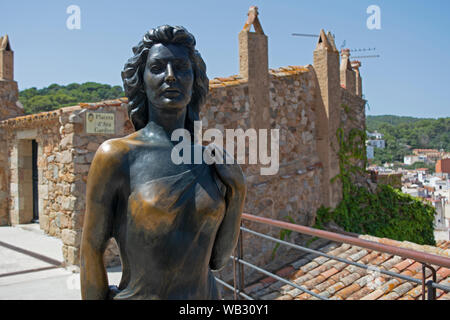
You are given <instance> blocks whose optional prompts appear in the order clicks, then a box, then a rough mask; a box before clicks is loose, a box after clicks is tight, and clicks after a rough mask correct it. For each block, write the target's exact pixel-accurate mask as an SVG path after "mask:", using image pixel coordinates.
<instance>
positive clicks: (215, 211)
mask: <svg viewBox="0 0 450 320" xmlns="http://www.w3.org/2000/svg"><path fill="white" fill-rule="evenodd" d="M170 152H171V148H169V147H166V146H158V145H156V146H155V145H152V144H146V143H138V144H136V145H133V146H131V148H130V150H129V151H128V153H127V165H128V166H126V167H127V168H129V173H128V180H129V181H128V183H129V186H128V188H125V189H128V190H129V194H128V195H124V196H123V197H122V198H123V201H124V202H126V203H125V204H126V206H125V205H123V206H120V205H119V206H118V207H123V208H126V210H122V212H121V213H119V217H118V219H117V220H116V221H120V222H119V225H120V227H119V228H116V229H115V234H114V236H115V237H116V240H117V242H118V244H119V247H120V251H121V257H122V263H123V273H124V274H123V279H122V283H121V289H123V290H122V291H121V292H120V293H119V294H118V295H117V296H116V299H139V298H141V299H214V298H217V296H216V295H217V289H216V288H215V283H214V279H213V277H212V274H211V271H210V269H209V260H210V256H211V251H212V247H213V245H214V240H215V235H216V233H217V230H218V228H219V226H220V223H221V221H222V218H223V215H224V213H225V201H224V191H225V187H224V186H223V184H221V183H220V181H219V179H218V177H217V176H216V174H215V171H214V168H213V167H212V166H208V165H206V164H204V163H203V164H198V165H175V164H173V163H172V161H171V158H170Z"/></svg>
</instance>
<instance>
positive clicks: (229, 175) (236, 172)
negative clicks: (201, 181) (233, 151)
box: [214, 147, 246, 194]
mask: <svg viewBox="0 0 450 320" xmlns="http://www.w3.org/2000/svg"><path fill="white" fill-rule="evenodd" d="M215 152H216V158H222V159H223V164H219V163H215V164H214V167H215V169H216V172H217V175H218V176H219V178H220V180H221V181H222V182H223V184H224V185H225V186H226V187H227V189H229V190H231V191H232V193H233V194H235V193H245V189H246V185H245V176H244V174H243V172H242V169H241V167H240V166H239V165H238V164H237V163H232V164H227V162H226V158H225V156H226V157H229V158H230V159H231V156H230V155H229V154H228V153H227V152H226V150H224V149H222V148H219V147H216V149H215ZM233 162H234V161H233Z"/></svg>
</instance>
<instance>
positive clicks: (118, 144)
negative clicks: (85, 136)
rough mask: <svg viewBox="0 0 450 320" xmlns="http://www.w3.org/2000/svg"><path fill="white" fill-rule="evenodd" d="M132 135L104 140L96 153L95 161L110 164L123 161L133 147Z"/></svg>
mask: <svg viewBox="0 0 450 320" xmlns="http://www.w3.org/2000/svg"><path fill="white" fill-rule="evenodd" d="M132 141H133V139H132V135H129V136H126V137H121V138H114V139H109V140H106V141H104V142H103V143H102V144H101V145H100V146H99V147H98V149H97V152H96V153H95V157H94V161H96V162H108V163H109V164H110V165H114V164H115V163H117V164H119V163H122V162H123V160H124V159H125V158H126V157H127V155H128V153H129V151H130V149H131V147H132V144H133V143H132Z"/></svg>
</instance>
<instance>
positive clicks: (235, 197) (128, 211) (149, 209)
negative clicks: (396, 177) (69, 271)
mask: <svg viewBox="0 0 450 320" xmlns="http://www.w3.org/2000/svg"><path fill="white" fill-rule="evenodd" d="M133 53H134V56H133V57H132V58H130V59H129V60H128V61H127V63H126V64H125V67H124V70H123V71H122V79H123V83H124V88H125V93H126V95H127V97H128V99H129V104H128V113H129V116H130V119H131V121H132V122H133V124H134V126H135V129H136V132H134V133H133V134H131V135H129V136H126V137H123V138H118V139H111V140H108V141H105V142H104V143H103V144H102V145H101V146H100V147H99V149H98V150H97V152H96V154H95V157H94V160H93V162H92V164H91V167H90V170H89V176H88V183H87V196H86V215H85V221H84V228H83V236H82V244H81V268H80V269H81V271H80V272H81V294H82V298H83V299H219V294H218V290H217V287H216V282H215V279H214V276H213V274H212V272H211V270H219V269H221V268H223V267H224V266H225V264H226V263H227V262H228V260H229V257H230V255H231V254H232V251H233V249H234V248H235V246H236V243H237V239H238V234H239V225H240V218H241V213H242V209H243V204H244V199H245V194H246V186H245V178H244V175H243V173H242V171H241V169H240V167H239V166H238V165H237V164H212V165H207V164H206V163H204V162H202V163H201V164H189V163H188V164H185V163H182V164H178V165H177V164H174V163H173V162H172V161H171V150H172V148H173V146H174V142H172V141H171V138H170V137H171V133H172V132H173V131H174V130H175V129H179V128H185V129H187V130H189V132H191V133H193V130H194V127H193V123H194V121H196V120H198V119H199V109H200V107H201V106H202V105H203V104H204V102H205V99H206V95H207V93H208V83H209V81H208V78H207V76H206V66H205V63H204V62H203V59H202V58H201V56H200V54H199V53H198V51H197V50H195V38H194V37H193V36H192V35H191V34H190V33H189V32H188V31H187V30H186V29H184V28H183V27H171V26H167V25H165V26H160V27H158V28H155V29H152V30H150V31H148V32H147V33H146V34H145V36H144V38H143V40H142V41H140V42H139V44H138V45H137V46H136V47H134V48H133ZM192 148H194V143H192ZM111 237H114V238H115V240H116V242H117V244H118V246H119V250H120V257H121V261H122V279H121V282H120V284H119V287H118V288H117V287H109V286H108V279H107V273H106V269H105V266H104V264H103V259H102V256H103V252H104V250H105V246H106V243H107V241H108V240H109V239H110V238H111Z"/></svg>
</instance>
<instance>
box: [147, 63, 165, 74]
mask: <svg viewBox="0 0 450 320" xmlns="http://www.w3.org/2000/svg"><path fill="white" fill-rule="evenodd" d="M150 71H151V72H152V73H161V72H163V71H164V67H163V66H162V65H161V64H154V65H151V66H150Z"/></svg>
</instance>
